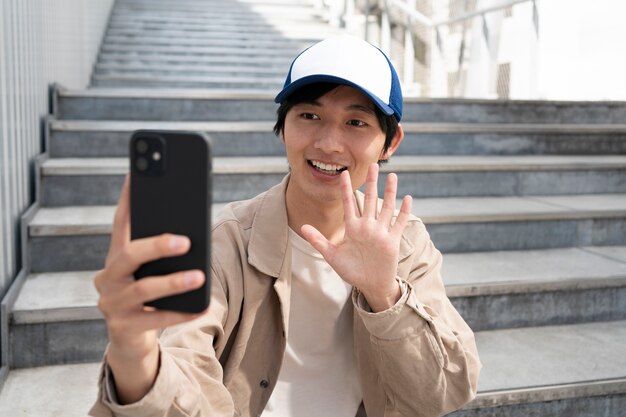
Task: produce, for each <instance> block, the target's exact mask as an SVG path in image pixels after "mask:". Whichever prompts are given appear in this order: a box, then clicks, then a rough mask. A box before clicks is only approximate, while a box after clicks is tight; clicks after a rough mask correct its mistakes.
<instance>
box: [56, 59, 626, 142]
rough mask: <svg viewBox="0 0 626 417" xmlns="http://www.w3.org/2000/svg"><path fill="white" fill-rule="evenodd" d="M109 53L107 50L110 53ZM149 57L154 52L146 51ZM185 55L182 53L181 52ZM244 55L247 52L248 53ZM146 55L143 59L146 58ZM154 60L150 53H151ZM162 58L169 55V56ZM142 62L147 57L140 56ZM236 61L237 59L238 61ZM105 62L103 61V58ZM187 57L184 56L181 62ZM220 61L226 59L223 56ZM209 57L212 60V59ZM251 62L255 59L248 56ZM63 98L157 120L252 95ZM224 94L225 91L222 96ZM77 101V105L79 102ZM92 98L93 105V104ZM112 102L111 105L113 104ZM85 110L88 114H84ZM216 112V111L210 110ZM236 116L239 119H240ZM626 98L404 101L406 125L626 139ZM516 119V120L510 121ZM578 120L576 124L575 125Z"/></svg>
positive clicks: (113, 93)
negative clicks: (175, 107) (174, 106)
mask: <svg viewBox="0 0 626 417" xmlns="http://www.w3.org/2000/svg"><path fill="white" fill-rule="evenodd" d="M104 56H105V55H102V56H101V58H102V57H104ZM106 57H107V59H109V58H110V57H116V59H118V58H119V59H124V58H125V57H128V56H127V55H119V54H118V55H115V56H113V55H108V54H107V55H106ZM144 57H148V55H144ZM178 57H179V58H180V57H182V56H178ZM187 58H188V60H189V61H192V62H194V61H197V62H203V61H201V60H202V58H200V57H199V58H198V59H197V60H196V59H193V58H190V57H187ZM242 58H243V57H242ZM142 59H143V58H142ZM146 59H148V58H146ZM158 59H163V60H167V59H170V58H168V57H163V56H161V57H159V58H158ZM137 60H138V61H141V59H139V58H137ZM234 61H235V62H236V61H237V60H234ZM101 62H102V61H101ZM181 62H182V61H181ZM220 62H226V61H222V60H221V59H220ZM265 62H266V63H267V64H270V63H274V64H275V63H276V62H275V61H274V60H269V61H265ZM290 62H291V58H284V61H282V62H281V63H280V65H278V68H279V69H282V70H283V71H285V72H286V71H287V69H288V68H289V64H290ZM208 63H209V61H207V64H208ZM246 65H250V61H246ZM57 94H58V98H59V106H60V110H61V112H60V114H59V116H60V117H62V118H64V119H79V118H80V119H85V118H89V119H92V120H129V119H130V120H150V119H151V118H153V117H155V118H156V119H157V120H181V119H180V117H184V118H185V120H206V119H205V117H207V114H206V107H207V106H208V105H209V103H210V102H213V101H220V100H224V99H230V100H232V99H234V98H237V97H239V98H240V99H241V100H247V99H250V98H252V97H249V93H247V92H242V93H237V92H225V91H211V90H207V91H189V90H176V89H171V90H163V91H161V90H159V91H155V90H153V89H128V90H123V91H117V90H113V89H97V90H83V91H80V90H66V89H63V88H59V89H58V91H57ZM222 94H223V95H224V96H222ZM129 100H146V101H147V102H149V103H150V104H149V105H146V107H143V106H135V108H134V109H133V108H131V107H130V106H127V107H128V108H127V109H125V110H126V111H125V112H124V113H122V112H116V111H115V108H116V107H119V106H120V105H124V103H125V102H128V101H129ZM273 100H274V95H273V94H271V93H270V92H264V93H260V92H257V94H255V96H254V101H253V103H251V104H250V107H248V108H247V109H250V108H255V107H256V106H265V105H268V104H270V105H272V106H274V103H273ZM160 101H165V103H166V105H162V106H159V102H160ZM74 103H76V104H74ZM90 103H91V104H90ZM94 103H101V104H100V107H98V108H94ZM109 103H110V104H111V105H110V106H108V104H109ZM170 103H187V106H188V108H187V112H186V113H185V114H184V115H181V114H175V116H169V118H167V119H164V118H163V117H168V116H167V114H166V111H165V109H167V108H168V106H170V105H171V104H170ZM81 105H87V106H88V107H87V108H86V109H85V110H84V112H82V113H80V112H78V110H79V109H81ZM64 108H67V109H68V111H69V110H70V109H72V110H73V112H72V113H69V112H66V113H64V112H63V110H64ZM153 108H156V109H161V108H162V109H163V110H159V111H158V113H157V115H156V116H151V114H150V113H148V111H149V110H152V109H153ZM109 112H110V113H109ZM248 113H249V112H246V113H241V114H244V115H245V117H246V119H247V120H251V119H250V118H249V117H250V116H249V114H248ZM241 114H235V115H232V116H231V119H217V120H224V121H225V120H240V119H241ZM80 115H82V116H80ZM209 116H210V115H209ZM235 117H236V118H235ZM275 118H276V115H275V107H273V108H272V111H271V112H267V113H264V114H263V119H256V120H266V121H269V120H274V119H275ZM625 120H626V102H604V103H603V102H545V101H543V102H542V101H515V100H512V101H506V102H498V101H494V100H491V101H488V100H470V99H417V98H406V99H405V102H404V114H403V126H405V127H406V125H407V123H410V122H420V123H428V124H432V125H441V124H448V125H455V124H466V125H468V129H469V126H470V125H471V124H477V127H476V128H475V129H480V126H486V125H491V126H493V128H494V129H498V130H499V131H500V132H501V133H505V132H509V133H514V132H516V131H517V132H519V131H524V129H526V130H525V131H526V133H537V134H539V133H544V132H542V129H545V128H547V129H550V130H551V131H552V133H558V132H561V133H567V132H571V131H572V128H573V127H576V128H577V129H580V132H581V134H582V133H584V134H589V135H592V134H600V133H603V134H611V135H619V136H620V137H621V138H622V139H623V138H624V137H625V136H626V125H625V124H624V121H625ZM509 124H513V125H509ZM572 125H574V126H572Z"/></svg>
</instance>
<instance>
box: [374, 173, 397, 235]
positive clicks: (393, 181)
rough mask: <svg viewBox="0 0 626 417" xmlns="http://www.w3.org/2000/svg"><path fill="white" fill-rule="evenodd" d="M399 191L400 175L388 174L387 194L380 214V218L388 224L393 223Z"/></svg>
mask: <svg viewBox="0 0 626 417" xmlns="http://www.w3.org/2000/svg"><path fill="white" fill-rule="evenodd" d="M397 191H398V176H397V175H396V174H393V173H392V174H389V175H387V183H386V185H385V194H384V196H383V206H382V208H381V210H380V213H379V215H378V219H379V220H380V221H381V222H382V223H383V224H386V225H389V224H390V223H391V218H392V217H393V213H394V211H395V209H396V193H397Z"/></svg>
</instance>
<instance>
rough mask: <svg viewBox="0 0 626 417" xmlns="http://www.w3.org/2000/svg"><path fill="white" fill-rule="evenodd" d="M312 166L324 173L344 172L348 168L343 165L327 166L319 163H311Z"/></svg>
mask: <svg viewBox="0 0 626 417" xmlns="http://www.w3.org/2000/svg"><path fill="white" fill-rule="evenodd" d="M311 164H313V166H314V167H316V168H319V169H321V170H324V171H343V170H344V169H346V167H344V166H341V165H331V164H325V163H323V162H319V161H311Z"/></svg>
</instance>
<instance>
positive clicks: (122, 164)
mask: <svg viewBox="0 0 626 417" xmlns="http://www.w3.org/2000/svg"><path fill="white" fill-rule="evenodd" d="M624 168H626V155H583V156H578V155H573V156H570V155H521V156H518V155H513V156H510V155H506V156H500V155H488V156H483V155H478V156H473V155H471V156H467V155H452V156H448V155H444V156H438V155H435V156H412V155H397V156H394V157H393V158H391V160H390V161H389V163H388V164H385V165H383V166H382V167H381V172H398V173H401V172H451V171H455V172H469V171H490V172H491V171H509V172H510V171H535V170H542V171H553V170H580V169H585V170H591V169H624ZM287 170H288V166H287V162H286V158H285V157H283V156H261V157H254V156H252V157H216V158H214V159H213V172H214V173H216V174H226V173H240V174H243V173H287ZM127 171H128V159H127V158H120V157H117V158H52V159H49V160H47V161H45V162H44V163H43V164H42V175H44V176H46V175H123V174H125V173H126V172H127Z"/></svg>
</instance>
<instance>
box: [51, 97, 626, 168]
mask: <svg viewBox="0 0 626 417" xmlns="http://www.w3.org/2000/svg"><path fill="white" fill-rule="evenodd" d="M103 90H104V89H103ZM188 91H189V94H188V95H185V94H182V93H180V90H179V89H164V90H161V91H159V90H155V89H152V90H151V93H147V94H145V95H144V94H143V90H140V89H139V90H135V92H136V93H137V94H132V95H131V94H129V91H128V90H125V91H119V90H116V89H109V88H107V89H106V90H104V91H103V92H102V94H101V95H94V96H92V95H84V96H82V97H107V98H114V97H115V98H143V99H148V98H159V99H190V100H193V99H197V100H202V99H224V100H263V99H265V98H267V99H268V101H269V97H268V93H267V90H265V91H264V90H260V89H259V90H248V91H242V92H241V94H237V93H234V92H232V91H230V92H228V93H222V92H218V91H211V90H206V91H205V92H202V91H195V90H191V89H190V90H188ZM270 95H271V94H270ZM75 97H80V96H75ZM273 126H274V122H273V121H238V122H236V123H233V122H232V121H225V122H220V121H214V122H195V121H156V120H53V121H51V129H52V130H53V131H60V130H63V131H123V132H124V131H128V132H132V131H134V130H137V129H164V130H199V131H220V132H239V131H271V130H272V127H273ZM402 127H403V130H404V132H405V133H459V132H462V133H545V134H548V133H581V134H583V133H626V124H623V125H621V124H620V125H618V124H584V125H583V124H580V125H574V124H540V123H536V124H531V123H525V124H521V123H420V122H405V123H403V124H402ZM557 157H558V156H557ZM619 157H621V156H619ZM520 158H521V156H520ZM578 158H580V157H578ZM392 161H393V159H392Z"/></svg>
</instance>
